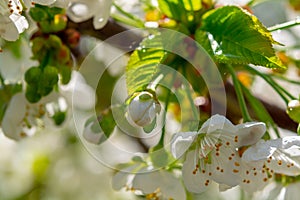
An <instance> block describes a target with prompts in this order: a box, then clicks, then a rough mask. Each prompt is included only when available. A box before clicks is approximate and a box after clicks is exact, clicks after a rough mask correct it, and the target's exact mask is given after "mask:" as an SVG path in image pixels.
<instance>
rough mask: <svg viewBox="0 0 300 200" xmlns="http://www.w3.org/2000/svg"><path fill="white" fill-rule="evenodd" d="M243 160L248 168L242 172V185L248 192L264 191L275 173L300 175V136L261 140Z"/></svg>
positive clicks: (247, 152)
mask: <svg viewBox="0 0 300 200" xmlns="http://www.w3.org/2000/svg"><path fill="white" fill-rule="evenodd" d="M242 160H243V161H244V162H245V163H246V164H247V165H248V168H247V167H244V168H243V170H241V174H240V175H241V177H243V178H244V179H243V180H244V181H242V182H241V184H240V185H241V186H242V188H243V189H244V190H246V191H248V192H254V191H256V190H260V189H263V187H264V186H265V185H267V183H268V182H269V181H270V180H272V178H273V177H274V174H275V173H277V174H283V175H287V176H297V175H300V136H287V137H284V138H279V139H275V140H268V141H263V140H261V141H259V142H257V143H256V144H255V145H253V146H251V147H249V148H248V149H247V150H246V151H245V152H244V153H243V156H242ZM245 180H246V182H247V183H245Z"/></svg>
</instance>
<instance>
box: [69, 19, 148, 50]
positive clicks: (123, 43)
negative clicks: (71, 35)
mask: <svg viewBox="0 0 300 200" xmlns="http://www.w3.org/2000/svg"><path fill="white" fill-rule="evenodd" d="M68 28H74V29H76V30H77V31H79V32H80V33H81V34H83V35H89V36H92V37H95V38H98V39H100V40H107V39H109V38H111V37H112V36H115V35H117V34H119V33H122V36H120V37H113V38H111V39H110V40H109V44H110V45H112V46H114V47H117V48H119V49H121V50H124V51H133V50H134V49H135V48H136V47H137V46H138V45H139V43H140V42H141V40H142V37H141V36H140V35H137V34H136V33H134V32H133V31H132V30H129V29H127V28H125V27H123V26H121V25H120V24H117V23H116V22H115V21H114V20H113V19H109V20H108V22H107V24H106V25H105V26H104V27H103V28H102V29H100V30H96V29H94V26H93V20H92V19H89V20H87V21H84V22H81V23H75V22H72V21H71V20H70V19H69V20H68Z"/></svg>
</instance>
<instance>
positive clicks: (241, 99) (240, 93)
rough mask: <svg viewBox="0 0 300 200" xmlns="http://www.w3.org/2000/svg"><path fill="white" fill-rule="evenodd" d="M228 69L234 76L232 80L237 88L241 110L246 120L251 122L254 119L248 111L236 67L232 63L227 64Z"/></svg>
mask: <svg viewBox="0 0 300 200" xmlns="http://www.w3.org/2000/svg"><path fill="white" fill-rule="evenodd" d="M227 67H228V69H229V73H230V74H231V77H232V81H233V85H234V88H235V92H236V95H237V99H238V102H239V105H240V108H241V112H242V116H243V119H244V122H249V121H252V119H251V117H250V115H249V112H248V108H247V105H246V102H245V99H244V95H243V91H242V88H241V85H240V82H239V80H238V78H237V76H236V74H235V71H234V68H233V67H232V66H231V65H227Z"/></svg>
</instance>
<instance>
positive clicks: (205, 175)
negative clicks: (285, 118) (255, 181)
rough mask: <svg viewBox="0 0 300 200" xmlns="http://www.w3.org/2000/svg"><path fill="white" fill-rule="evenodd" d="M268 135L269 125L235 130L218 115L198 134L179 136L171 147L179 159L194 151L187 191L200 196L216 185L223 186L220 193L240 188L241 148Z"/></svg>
mask: <svg viewBox="0 0 300 200" xmlns="http://www.w3.org/2000/svg"><path fill="white" fill-rule="evenodd" d="M265 131H266V127H265V124H264V123H261V122H248V123H244V124H239V125H236V126H234V125H233V124H232V123H231V122H230V121H229V120H227V119H226V118H225V117H224V116H220V115H214V116H212V117H211V118H210V119H209V120H207V121H206V122H205V123H204V124H203V125H202V127H201V129H200V130H199V131H198V132H183V133H177V134H175V136H174V138H173V139H172V144H171V151H172V154H173V156H174V157H175V158H179V157H180V156H181V155H183V154H184V153H185V152H186V151H187V150H188V149H189V148H191V149H192V151H190V152H188V154H187V156H186V160H185V162H184V163H183V169H182V175H183V180H184V183H185V185H186V187H187V189H188V190H189V191H191V192H195V193H200V192H203V191H204V190H205V189H206V187H207V186H208V185H210V183H211V182H212V181H215V182H217V183H219V184H220V186H221V187H220V190H223V189H225V188H227V189H228V188H230V187H232V186H236V185H237V184H238V183H239V172H240V167H241V164H242V163H241V160H240V157H239V155H238V151H237V148H239V147H241V146H247V145H252V144H254V143H256V142H257V141H258V140H259V139H260V138H261V137H262V135H263V134H264V133H265Z"/></svg>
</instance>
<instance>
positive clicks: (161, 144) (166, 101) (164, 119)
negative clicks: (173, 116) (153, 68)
mask: <svg viewBox="0 0 300 200" xmlns="http://www.w3.org/2000/svg"><path fill="white" fill-rule="evenodd" d="M176 73H177V70H174V71H173V73H172V79H171V81H170V86H171V87H170V88H169V90H168V93H167V97H166V100H165V109H164V114H163V122H165V121H166V119H167V111H168V106H169V101H170V97H171V90H172V88H173V84H174V81H175V79H176V77H177V76H176ZM165 132H166V125H164V126H163V127H162V131H161V137H160V140H159V142H158V144H157V145H156V148H158V147H160V148H162V147H163V146H164V138H165Z"/></svg>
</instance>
